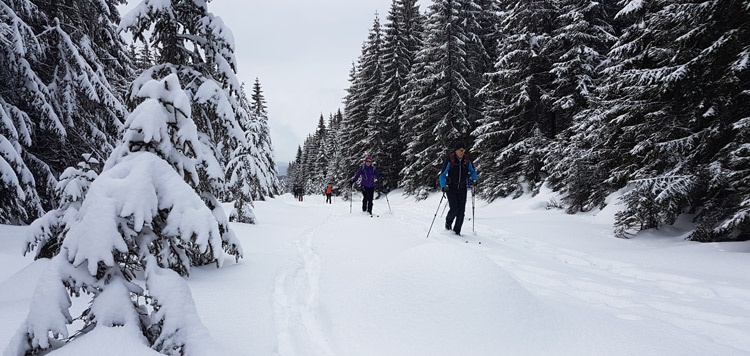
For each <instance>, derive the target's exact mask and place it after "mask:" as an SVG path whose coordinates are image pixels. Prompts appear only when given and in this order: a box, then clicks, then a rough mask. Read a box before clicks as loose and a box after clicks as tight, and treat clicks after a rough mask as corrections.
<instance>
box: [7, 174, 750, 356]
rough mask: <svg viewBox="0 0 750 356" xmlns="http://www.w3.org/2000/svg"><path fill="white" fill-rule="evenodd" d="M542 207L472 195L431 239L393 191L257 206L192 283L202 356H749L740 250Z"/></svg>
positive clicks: (23, 267) (17, 261)
mask: <svg viewBox="0 0 750 356" xmlns="http://www.w3.org/2000/svg"><path fill="white" fill-rule="evenodd" d="M321 193H322V192H321ZM551 198H555V199H559V196H557V195H555V194H553V193H550V192H549V190H548V189H546V188H545V189H543V191H542V192H541V193H540V194H539V195H537V196H536V197H529V196H528V195H526V196H524V197H521V198H519V199H498V200H496V201H495V202H493V203H491V204H488V203H487V202H484V201H477V203H476V211H475V216H476V219H475V220H474V221H473V222H472V221H471V220H467V221H466V222H465V224H464V229H463V232H464V236H463V237H456V236H455V235H453V234H451V233H449V232H448V231H446V230H444V229H443V219H444V218H443V217H442V216H438V217H437V218H436V221H435V225H434V226H433V228H432V232H431V234H430V236H429V238H425V236H426V234H427V230H428V229H429V226H430V221H431V220H432V219H433V217H434V216H436V215H437V214H436V208H438V204H439V202H441V200H440V195H439V194H432V195H431V196H430V197H428V198H427V199H425V200H423V201H419V202H415V201H414V199H413V198H412V197H404V196H402V195H400V194H399V191H394V192H393V193H392V194H390V195H389V200H388V201H386V200H385V198H384V197H380V199H377V200H375V205H374V209H373V212H374V213H375V214H377V215H379V216H378V217H374V218H371V217H369V215H365V214H363V213H362V212H361V211H360V209H359V208H360V206H359V205H360V204H361V203H360V200H361V197H360V196H359V194H357V195H355V200H354V204H353V209H352V210H353V212H352V213H350V211H349V209H350V205H349V202H345V201H342V200H341V199H340V198H339V197H336V198H334V204H331V205H326V204H324V203H323V201H324V197H323V196H322V194H315V195H308V196H306V197H305V200H304V202H297V201H295V200H294V199H293V198H292V197H291V196H290V195H289V194H286V195H283V196H281V197H278V198H276V199H268V200H267V201H258V202H255V207H256V214H257V217H258V224H257V225H246V224H234V223H233V224H232V228H233V229H234V231H235V233H236V234H237V237H238V238H239V239H240V240H241V242H242V246H243V250H244V251H245V258H244V259H242V260H241V261H240V262H239V263H235V262H234V260H233V259H231V258H227V259H225V264H224V266H223V267H221V268H215V267H214V266H205V267H202V268H194V269H193V270H192V271H191V275H190V277H189V278H187V281H188V284H189V286H190V289H191V291H192V299H193V300H194V301H195V306H196V309H197V311H198V314H199V316H200V320H201V322H202V323H203V324H204V325H205V327H206V328H207V330H208V332H210V335H211V338H207V337H200V338H196V339H195V340H194V341H195V342H196V343H201V344H203V345H204V347H207V348H211V350H213V352H200V353H198V354H200V355H206V356H208V355H248V356H249V355H253V356H266V355H267V356H296V355H316V356H338V355H341V356H348V355H363V356H365V355H393V356H400V355H431V356H442V355H446V356H448V355H528V356H546V355H557V356H580V355H608V356H634V355H644V356H645V355H680V356H705V355H722V356H747V355H749V354H750V338H748V337H747V336H748V330H750V308H748V300H749V298H750V274H748V273H745V272H746V271H747V270H748V269H750V259H748V253H750V242H748V241H745V242H733V243H705V244H702V243H697V242H690V241H685V240H684V237H685V236H686V235H687V234H688V233H689V232H690V229H692V228H694V226H692V225H691V224H689V218H684V219H681V220H679V221H678V223H677V224H676V226H675V227H663V228H662V229H660V230H650V231H644V232H642V233H640V234H638V235H636V236H635V237H633V238H632V239H627V240H626V239H617V238H615V237H613V236H612V222H613V220H614V214H615V213H616V211H617V209H621V208H622V206H621V205H618V204H610V205H608V207H607V208H605V210H603V211H599V212H593V213H588V214H576V215H568V214H565V212H564V211H563V210H554V209H553V210H547V209H545V207H546V205H547V203H548V201H549V199H551ZM608 201H610V202H614V199H613V197H610V199H608ZM442 203H445V201H444V200H443V201H442ZM389 205H390V210H389V207H388V206H389ZM471 206H472V205H471V201H469V202H468V203H467V219H468V218H469V217H471V216H472V210H471ZM228 208H230V206H229V204H227V205H225V209H228ZM290 221H294V223H291V224H290ZM472 223H475V225H476V226H475V230H476V233H474V232H473V231H472ZM27 229H28V227H19V226H7V225H0V236H1V237H2V238H1V239H0V315H2V316H3V317H2V318H0V348H4V347H5V346H6V345H7V344H8V341H9V339H10V337H11V335H13V333H14V332H15V330H17V329H18V328H19V327H20V326H21V323H22V321H23V319H24V318H25V316H26V314H27V313H28V310H29V305H30V302H31V295H32V293H33V290H34V288H35V285H36V281H37V280H38V279H39V277H40V275H41V274H42V273H44V268H45V267H46V266H48V265H49V264H48V263H47V262H48V261H47V260H39V261H36V262H34V261H32V258H31V257H30V256H27V257H22V256H21V254H20V252H21V250H22V247H23V241H24V233H25V232H26V230H27ZM465 241H466V242H465ZM480 242H481V244H480ZM77 305H78V306H79V307H82V306H83V304H82V303H81V302H79V303H77ZM191 325H193V324H191ZM193 326H195V325H193ZM130 329H132V328H130ZM130 329H129V328H126V327H119V328H107V327H97V328H95V329H94V331H93V332H92V333H91V334H88V335H86V336H84V337H83V338H80V339H78V340H77V341H75V342H74V344H72V345H69V346H66V347H64V348H62V349H60V350H58V351H56V352H54V353H53V354H54V355H56V356H64V355H75V356H94V355H113V356H118V355H122V356H126V355H128V356H129V355H136V354H138V355H145V354H148V353H146V352H144V351H148V350H147V349H146V347H145V346H142V345H141V342H139V341H138V340H137V339H136V336H137V335H136V333H134V332H133V331H132V330H130ZM129 330H130V331H129ZM218 345H220V346H218Z"/></svg>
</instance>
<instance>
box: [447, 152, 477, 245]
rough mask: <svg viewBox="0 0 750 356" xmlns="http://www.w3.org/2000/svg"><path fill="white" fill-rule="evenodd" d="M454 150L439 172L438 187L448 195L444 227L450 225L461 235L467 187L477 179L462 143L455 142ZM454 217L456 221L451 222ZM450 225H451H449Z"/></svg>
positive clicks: (448, 227)
mask: <svg viewBox="0 0 750 356" xmlns="http://www.w3.org/2000/svg"><path fill="white" fill-rule="evenodd" d="M453 148H454V149H455V152H454V153H452V154H450V156H448V158H446V159H445V162H444V163H443V170H442V171H441V173H440V188H441V189H442V191H443V192H444V193H445V195H446V196H447V197H448V205H449V206H450V210H448V215H447V216H446V217H445V228H446V229H447V230H450V229H451V227H452V228H453V231H454V232H455V233H456V235H461V226H462V225H463V224H464V212H465V211H466V191H467V187H468V186H469V185H471V184H473V183H475V182H476V180H477V172H476V171H475V170H474V165H473V164H472V163H471V160H470V159H469V156H468V155H467V154H466V147H465V146H464V144H463V143H461V142H457V143H456V144H454V145H453ZM454 218H455V220H456V223H455V225H454V224H453V219H454ZM451 225H452V226H451Z"/></svg>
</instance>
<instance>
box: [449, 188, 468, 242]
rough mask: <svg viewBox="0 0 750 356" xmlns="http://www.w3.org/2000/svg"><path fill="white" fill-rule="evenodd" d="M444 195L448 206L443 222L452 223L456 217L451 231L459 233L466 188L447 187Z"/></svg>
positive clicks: (462, 219) (464, 207) (464, 205)
mask: <svg viewBox="0 0 750 356" xmlns="http://www.w3.org/2000/svg"><path fill="white" fill-rule="evenodd" d="M445 195H446V196H447V197H448V206H450V209H449V210H448V215H447V216H446V217H445V223H446V224H447V225H453V219H456V224H455V225H453V231H455V232H456V233H457V234H460V233H461V226H463V224H464V213H465V212H466V188H465V187H464V189H448V192H447V193H445Z"/></svg>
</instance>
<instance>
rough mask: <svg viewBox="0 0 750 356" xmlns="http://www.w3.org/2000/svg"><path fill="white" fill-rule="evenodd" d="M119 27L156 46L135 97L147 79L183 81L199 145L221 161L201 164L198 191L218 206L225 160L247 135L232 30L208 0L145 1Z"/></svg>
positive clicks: (222, 188) (222, 193) (211, 203)
mask: <svg viewBox="0 0 750 356" xmlns="http://www.w3.org/2000/svg"><path fill="white" fill-rule="evenodd" d="M120 28H122V29H124V30H127V31H130V32H132V34H133V36H134V38H136V39H137V40H140V41H141V42H149V43H150V44H151V48H157V49H158V54H157V56H156V58H155V59H154V62H155V65H154V66H153V67H151V68H149V69H148V70H146V71H144V72H143V73H142V74H141V75H140V77H139V78H138V79H137V80H136V81H135V82H134V83H133V86H132V89H131V97H133V96H134V94H135V93H136V92H137V91H138V90H139V88H140V87H141V85H143V84H144V83H145V82H147V81H149V80H151V79H157V78H163V77H165V76H167V75H169V74H172V73H175V74H177V75H178V77H179V78H180V83H184V90H185V91H186V92H187V94H188V97H189V98H190V100H191V106H192V112H193V121H194V122H195V124H196V125H197V127H198V133H199V136H200V140H201V142H202V143H203V148H201V150H203V151H207V152H206V154H209V155H212V156H214V157H217V158H218V161H215V162H217V163H218V164H217V165H210V164H209V163H211V162H204V166H203V167H200V169H199V171H198V172H199V174H200V175H201V180H200V181H201V184H202V186H201V187H200V189H199V191H200V192H201V195H202V196H203V198H204V200H206V203H207V204H209V205H210V206H213V207H218V202H217V201H216V198H215V197H220V196H223V195H224V194H225V190H226V188H227V187H226V185H225V182H224V174H225V168H226V164H227V162H229V159H230V156H231V152H232V151H233V150H234V148H235V147H237V143H238V142H239V141H241V140H243V139H244V132H243V131H242V129H241V128H240V126H239V123H238V118H241V117H244V116H247V115H249V113H247V111H246V109H245V108H243V107H242V105H241V95H242V94H241V89H242V88H241V85H240V83H239V81H238V79H237V76H236V73H235V72H236V68H237V65H236V59H235V56H234V37H233V35H232V32H231V30H230V29H229V28H228V27H226V26H225V25H224V22H223V21H222V20H221V18H219V17H217V16H215V15H214V14H213V13H211V12H209V11H208V2H206V1H200V0H187V1H176V0H175V1H167V2H162V3H160V4H159V6H154V4H153V3H152V2H151V1H141V2H140V3H139V4H138V5H136V7H135V8H133V9H132V10H131V11H130V12H129V13H128V14H126V15H125V16H124V17H123V21H122V23H121V24H120ZM147 35H150V37H149V38H146V37H145V36H147ZM208 151H210V152H208Z"/></svg>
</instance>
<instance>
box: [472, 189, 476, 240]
mask: <svg viewBox="0 0 750 356" xmlns="http://www.w3.org/2000/svg"><path fill="white" fill-rule="evenodd" d="M475 184H476V183H475ZM474 200H475V199H474V184H472V185H471V231H472V232H476V230H474V221H476V220H477V219H475V218H474Z"/></svg>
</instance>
